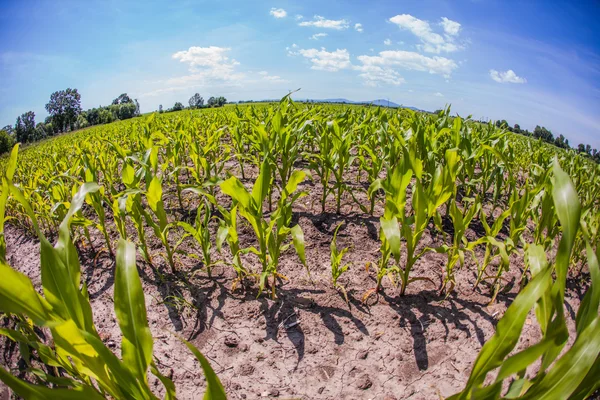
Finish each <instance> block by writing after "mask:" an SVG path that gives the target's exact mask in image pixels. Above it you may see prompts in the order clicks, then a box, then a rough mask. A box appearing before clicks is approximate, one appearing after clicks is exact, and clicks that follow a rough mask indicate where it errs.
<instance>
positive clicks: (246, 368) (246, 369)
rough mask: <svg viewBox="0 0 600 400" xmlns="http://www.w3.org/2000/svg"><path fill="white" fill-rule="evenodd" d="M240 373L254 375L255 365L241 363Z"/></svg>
mask: <svg viewBox="0 0 600 400" xmlns="http://www.w3.org/2000/svg"><path fill="white" fill-rule="evenodd" d="M239 373H240V375H242V376H248V375H252V374H253V373H254V367H253V366H252V365H250V364H242V365H240V369H239Z"/></svg>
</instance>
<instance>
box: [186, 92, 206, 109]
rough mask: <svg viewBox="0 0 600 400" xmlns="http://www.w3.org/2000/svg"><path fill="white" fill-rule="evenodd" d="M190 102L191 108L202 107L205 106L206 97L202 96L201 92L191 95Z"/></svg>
mask: <svg viewBox="0 0 600 400" xmlns="http://www.w3.org/2000/svg"><path fill="white" fill-rule="evenodd" d="M188 103H189V104H190V108H202V107H203V106H204V99H203V98H202V96H200V93H196V94H194V95H193V96H192V97H190V100H189V101H188Z"/></svg>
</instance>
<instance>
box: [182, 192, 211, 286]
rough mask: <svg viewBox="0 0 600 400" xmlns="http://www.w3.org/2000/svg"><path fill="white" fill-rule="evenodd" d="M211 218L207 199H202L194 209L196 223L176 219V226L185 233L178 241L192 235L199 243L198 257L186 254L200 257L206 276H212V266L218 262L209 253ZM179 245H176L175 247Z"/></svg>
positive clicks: (194, 255)
mask: <svg viewBox="0 0 600 400" xmlns="http://www.w3.org/2000/svg"><path fill="white" fill-rule="evenodd" d="M210 220H211V216H210V204H209V203H208V200H206V199H205V200H204V201H203V202H201V203H200V206H199V207H198V209H197V210H196V223H195V226H193V225H191V224H188V223H187V222H184V221H178V222H177V223H176V224H177V226H179V227H181V228H183V230H184V231H185V233H186V234H185V235H184V236H183V237H182V238H181V240H180V241H179V243H181V242H183V240H185V238H187V237H192V238H193V239H194V240H195V242H196V243H198V244H199V245H200V249H201V250H202V256H201V257H198V256H197V255H196V254H188V256H190V257H192V258H198V259H201V260H202V262H203V264H204V266H205V267H206V272H207V273H208V277H209V278H211V277H212V268H213V267H214V266H215V265H217V264H219V263H218V262H215V261H213V259H212V256H211V254H210V252H211V249H212V242H211V240H210V238H211V236H210V231H209V223H210ZM177 247H179V246H178V245H177V246H175V248H177Z"/></svg>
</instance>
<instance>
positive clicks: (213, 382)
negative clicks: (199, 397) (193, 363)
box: [178, 336, 227, 400]
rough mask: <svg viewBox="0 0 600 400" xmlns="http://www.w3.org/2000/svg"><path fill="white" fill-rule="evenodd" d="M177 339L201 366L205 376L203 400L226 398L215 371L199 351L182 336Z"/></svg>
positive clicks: (221, 399)
mask: <svg viewBox="0 0 600 400" xmlns="http://www.w3.org/2000/svg"><path fill="white" fill-rule="evenodd" d="M178 338H179V340H181V341H182V342H183V343H184V344H185V345H186V346H187V348H188V349H190V351H191V352H192V353H193V354H194V356H195V357H196V359H197V360H198V361H199V362H200V366H201V367H202V371H203V372H204V377H205V378H206V392H205V393H204V397H203V399H204V400H227V395H226V394H225V389H224V388H223V385H222V384H221V381H220V380H219V377H217V374H215V371H214V370H213V369H212V367H211V366H210V363H209V362H208V360H207V359H206V358H205V357H204V356H203V355H202V353H200V351H199V350H198V349H197V348H196V346H194V345H193V344H191V343H190V342H188V341H187V340H185V339H184V338H182V337H180V336H178Z"/></svg>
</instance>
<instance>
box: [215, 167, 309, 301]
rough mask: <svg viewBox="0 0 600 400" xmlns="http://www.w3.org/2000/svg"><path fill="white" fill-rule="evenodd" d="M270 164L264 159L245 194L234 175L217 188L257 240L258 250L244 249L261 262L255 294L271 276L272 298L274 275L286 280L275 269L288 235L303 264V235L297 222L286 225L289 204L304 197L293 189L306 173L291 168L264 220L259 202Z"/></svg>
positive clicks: (261, 205)
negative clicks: (234, 206) (276, 200)
mask: <svg viewBox="0 0 600 400" xmlns="http://www.w3.org/2000/svg"><path fill="white" fill-rule="evenodd" d="M271 176H272V175H271V166H270V163H269V161H268V160H265V161H264V162H263V164H262V166H261V169H260V174H259V175H258V177H257V178H256V181H255V182H254V186H253V188H252V193H248V191H247V190H246V188H245V187H244V185H243V184H242V183H241V182H240V181H239V180H238V179H237V178H236V177H234V176H232V177H231V178H229V179H227V180H226V181H224V182H223V183H221V185H220V186H221V191H222V192H223V193H225V194H226V195H227V196H229V197H231V198H232V200H233V201H234V203H235V205H237V209H238V212H239V214H240V215H241V216H242V217H243V218H244V219H245V220H246V221H247V222H248V223H249V224H250V225H251V226H252V229H253V230H254V233H255V235H256V238H257V240H258V249H257V248H255V247H249V248H248V249H246V250H245V251H246V252H251V253H253V254H255V255H256V256H257V257H258V259H259V261H260V263H261V267H262V270H261V273H260V278H259V294H260V292H262V291H263V290H264V288H265V286H266V284H267V278H268V277H269V276H271V277H272V278H273V283H272V285H271V294H272V296H273V297H275V281H276V279H277V278H284V279H287V278H286V277H285V276H284V275H282V274H281V273H279V272H278V270H277V269H278V266H279V259H280V257H281V253H282V252H284V251H285V250H287V248H288V247H289V246H290V243H286V239H287V238H288V236H291V237H292V239H293V240H292V243H293V245H294V247H295V249H296V252H297V253H298V256H299V257H300V260H301V261H302V263H303V264H304V265H306V260H305V257H304V234H303V232H302V229H301V228H300V226H299V225H295V226H293V227H290V224H291V218H292V204H293V203H294V201H296V200H297V199H298V198H299V197H301V196H304V195H305V193H303V192H298V193H295V192H296V189H297V187H298V184H300V183H301V182H302V181H303V180H304V178H305V176H306V174H305V173H304V172H301V171H294V172H293V173H292V176H291V178H290V180H289V182H288V184H287V186H286V187H285V188H284V189H283V192H282V193H281V196H280V199H279V202H278V204H277V209H276V210H275V211H273V212H272V214H271V216H270V218H269V219H268V220H267V219H266V218H265V217H264V215H263V203H264V201H265V199H266V198H267V195H268V186H269V185H270V182H271Z"/></svg>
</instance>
